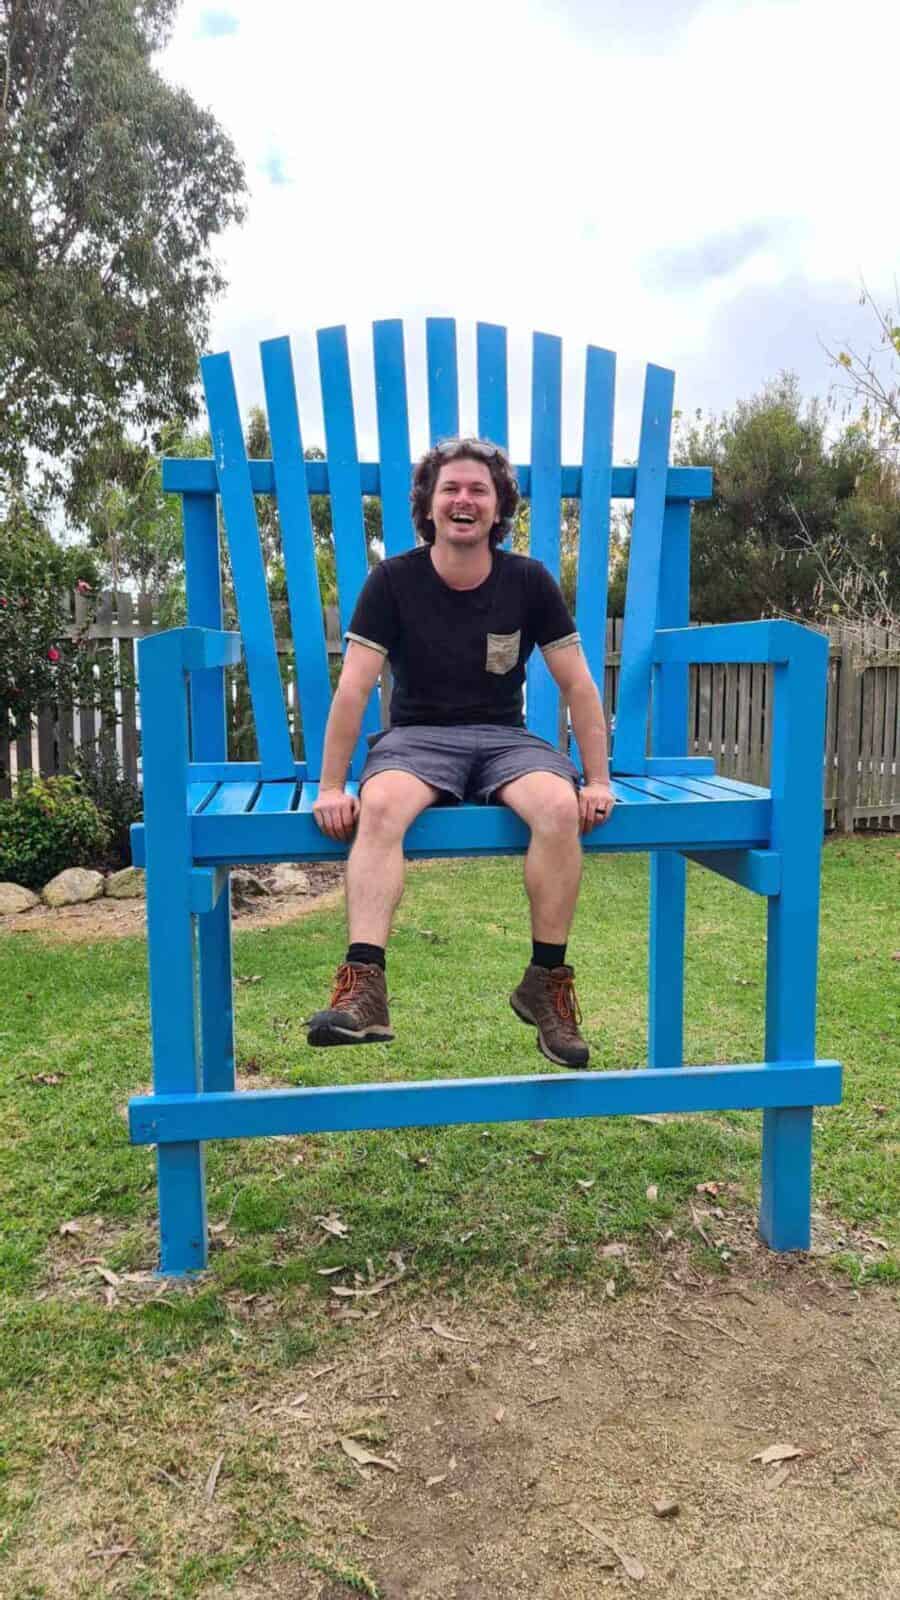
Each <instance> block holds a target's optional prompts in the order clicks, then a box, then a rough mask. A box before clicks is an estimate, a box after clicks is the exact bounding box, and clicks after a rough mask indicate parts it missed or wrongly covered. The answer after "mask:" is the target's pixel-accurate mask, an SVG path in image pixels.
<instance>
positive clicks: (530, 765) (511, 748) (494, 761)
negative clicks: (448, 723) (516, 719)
mask: <svg viewBox="0 0 900 1600" xmlns="http://www.w3.org/2000/svg"><path fill="white" fill-rule="evenodd" d="M369 746H370V748H369V755H368V758H367V760H366V764H365V766H364V767H363V770H362V776H361V777H360V780H359V786H360V789H362V786H363V784H364V783H366V782H367V780H368V779H369V778H372V777H374V776H375V774H376V772H398V771H399V772H411V773H412V774H413V775H414V777H416V778H421V779H422V781H423V783H430V784H432V786H433V787H434V788H435V789H439V790H440V791H441V801H443V802H445V803H446V802H449V801H451V800H464V801H468V802H473V801H478V802H481V803H483V804H485V805H487V804H490V802H491V799H492V797H493V795H494V793H495V792H496V790H497V789H500V788H502V786H503V785H504V784H505V783H511V782H512V780H513V778H522V777H524V775H525V773H526V772H556V773H558V774H559V776H560V777H561V778H567V779H568V781H569V782H570V783H572V784H574V785H575V787H576V788H577V787H578V783H579V777H578V769H577V767H576V766H575V764H574V762H572V761H570V760H569V758H568V756H564V755H562V753H561V752H560V751H559V750H555V749H554V748H553V746H552V745H551V744H548V743H547V741H546V739H539V738H538V736H537V734H536V733H529V731H528V729H527V728H506V727H498V726H496V725H495V724H493V723H485V722H475V723H465V724H464V725H462V726H460V727H451V728H445V727H435V726H433V725H432V724H428V725H416V726H415V727H408V728H389V729H388V730H387V732H386V733H377V734H375V735H373V736H372V737H371V738H370V740H369ZM440 803H441V802H440V801H439V802H438V804H440Z"/></svg>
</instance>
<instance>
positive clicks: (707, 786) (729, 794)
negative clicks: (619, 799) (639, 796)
mask: <svg viewBox="0 0 900 1600" xmlns="http://www.w3.org/2000/svg"><path fill="white" fill-rule="evenodd" d="M648 776H649V774H648ZM653 776H654V777H656V778H658V781H659V782H660V783H665V784H667V785H668V787H669V788H671V789H680V790H681V791H682V792H683V793H684V794H694V795H699V796H700V798H701V799H703V800H729V799H731V800H741V799H746V795H740V794H736V793H735V791H734V790H733V789H720V788H719V787H718V786H717V785H716V784H715V783H714V782H713V781H712V779H710V778H688V777H686V776H685V775H684V773H678V774H676V775H675V776H672V777H663V776H661V775H660V774H657V773H654V774H653ZM641 781H642V782H646V779H642V780H641ZM762 792H763V793H765V790H763V791H762Z"/></svg>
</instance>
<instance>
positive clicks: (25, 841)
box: [0, 773, 109, 889]
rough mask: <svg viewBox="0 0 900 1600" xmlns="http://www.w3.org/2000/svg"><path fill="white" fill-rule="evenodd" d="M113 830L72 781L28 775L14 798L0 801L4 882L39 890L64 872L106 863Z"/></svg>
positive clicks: (1, 875)
mask: <svg viewBox="0 0 900 1600" xmlns="http://www.w3.org/2000/svg"><path fill="white" fill-rule="evenodd" d="M108 838H109V834H108V829H107V826H106V823H105V822H104V821H103V818H102V817H101V815H100V813H99V811H98V810H97V807H96V806H95V805H94V802H93V801H92V800H90V799H89V798H88V796H87V795H85V794H79V792H78V786H77V784H76V783H75V782H74V781H73V779H71V778H36V777H34V776H33V775H32V774H31V773H24V774H23V775H22V777H21V778H20V779H19V782H18V784H17V787H16V794H15V798H14V799H12V800H0V881H2V882H7V883H21V884H23V885H24V886H25V888H26V889H40V888H42V887H43V885H44V884H45V883H46V882H47V881H48V879H50V878H53V877H55V876H56V874H57V872H62V871H63V869H64V868H65V867H87V866H93V865H94V864H95V863H96V862H97V861H98V859H102V856H103V852H104V851H105V849H106V847H107V843H108Z"/></svg>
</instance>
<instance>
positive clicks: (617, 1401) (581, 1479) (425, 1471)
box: [14, 1250, 900, 1600]
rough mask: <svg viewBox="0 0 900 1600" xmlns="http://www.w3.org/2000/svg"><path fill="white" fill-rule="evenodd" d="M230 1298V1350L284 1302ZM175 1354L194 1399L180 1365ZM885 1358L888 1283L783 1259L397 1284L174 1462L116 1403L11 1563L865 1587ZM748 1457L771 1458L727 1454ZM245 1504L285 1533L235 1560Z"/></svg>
mask: <svg viewBox="0 0 900 1600" xmlns="http://www.w3.org/2000/svg"><path fill="white" fill-rule="evenodd" d="M772 1259H773V1258H771V1257H769V1256H767V1254H766V1252H764V1251H762V1250H760V1251H759V1257H758V1264H759V1266H760V1268H761V1269H762V1270H768V1268H767V1267H766V1266H764V1263H767V1262H771V1261H772ZM244 1299H245V1301H246V1305H245V1308H244V1316H245V1319H246V1320H245V1322H244V1327H245V1328H246V1337H247V1338H252V1336H253V1335H252V1329H253V1324H254V1321H255V1320H256V1318H257V1317H258V1316H262V1315H265V1317H266V1318H268V1317H270V1316H271V1315H279V1316H282V1317H284V1316H286V1315H289V1312H288V1310H287V1307H286V1306H282V1307H280V1308H279V1307H277V1306H274V1305H272V1304H271V1303H264V1304H260V1302H262V1301H263V1299H264V1297H254V1296H247V1297H244ZM365 1303H366V1302H364V1301H363V1302H360V1305H364V1304H365ZM341 1314H342V1315H346V1313H345V1312H342V1313H341ZM195 1364H196V1366H197V1370H196V1371H195V1372H193V1374H192V1371H191V1369H192V1368H193V1367H194V1365H195ZM179 1366H180V1369H181V1370H180V1380H181V1388H182V1389H183V1391H184V1393H185V1394H187V1393H189V1392H196V1385H197V1383H198V1382H202V1358H195V1357H192V1358H190V1359H189V1360H186V1361H184V1362H183V1363H179ZM898 1373H900V1303H898V1298H897V1295H896V1293H895V1292H892V1291H889V1290H886V1289H880V1290H869V1291H866V1292H865V1293H864V1294H862V1295H860V1294H859V1293H858V1292H857V1291H855V1290H853V1289H849V1288H848V1287H847V1286H846V1284H844V1283H842V1282H840V1281H835V1280H833V1279H831V1278H829V1277H827V1276H825V1275H823V1274H821V1273H820V1272H819V1271H818V1270H817V1269H816V1267H815V1264H814V1263H812V1262H811V1261H808V1260H807V1261H800V1260H797V1261H793V1260H792V1259H790V1258H788V1259H781V1260H779V1261H777V1263H776V1264H775V1266H774V1267H773V1268H772V1270H771V1275H770V1276H769V1277H767V1278H759V1277H754V1276H753V1275H752V1274H746V1275H742V1276H741V1277H740V1279H738V1278H737V1277H736V1276H735V1277H732V1278H730V1279H728V1280H727V1281H724V1282H723V1281H721V1280H714V1279H711V1278H708V1277H706V1278H701V1277H699V1276H698V1275H697V1274H696V1273H695V1272H694V1271H692V1270H690V1269H689V1268H685V1267H684V1266H683V1265H676V1264H675V1263H674V1262H673V1263H672V1264H671V1265H670V1266H669V1267H667V1268H662V1269H661V1270H656V1269H653V1270H652V1271H650V1270H649V1269H648V1270H647V1273H646V1275H645V1281H644V1283H643V1287H642V1288H640V1289H638V1290H635V1291H632V1292H630V1293H627V1294H625V1295H624V1296H622V1297H617V1298H616V1299H610V1298H609V1297H608V1296H605V1295H604V1296H603V1297H602V1298H601V1299H599V1300H597V1299H590V1298H588V1297H586V1296H585V1295H583V1294H578V1293H573V1294H570V1295H560V1296H559V1297H557V1299H556V1300H555V1302H554V1305H553V1307H552V1309H551V1310H550V1311H545V1312H543V1313H541V1314H536V1313H533V1312H531V1313H529V1312H527V1311H526V1310H523V1308H522V1307H521V1306H520V1305H513V1304H511V1303H510V1302H509V1301H504V1302H502V1303H500V1304H498V1302H497V1300H496V1297H494V1298H493V1299H492V1300H491V1301H489V1302H484V1303H481V1302H479V1301H477V1300H472V1301H469V1302H466V1303H465V1304H463V1303H461V1302H459V1301H452V1300H451V1301H446V1300H431V1299H427V1298H425V1297H419V1296H416V1295H415V1294H414V1293H410V1292H409V1291H407V1292H406V1293H405V1294H404V1295H403V1296H402V1298H398V1300H397V1301H396V1302H395V1303H394V1304H392V1305H391V1304H388V1305H386V1306H385V1307H384V1308H383V1309H382V1310H381V1313H380V1316H379V1317H377V1318H374V1319H373V1320H371V1321H370V1322H359V1323H357V1324H356V1328H355V1332H354V1336H353V1339H352V1343H351V1344H350V1345H349V1346H348V1347H346V1348H344V1349H343V1350H340V1349H338V1350H337V1351H333V1352H332V1353H331V1354H327V1353H326V1354H324V1355H323V1354H321V1353H319V1354H318V1355H316V1356H312V1357H310V1358H308V1359H305V1360H304V1361H303V1362H301V1363H298V1364H297V1365H296V1366H295V1367H294V1368H293V1369H292V1370H291V1371H290V1372H287V1373H282V1374H279V1375H278V1376H277V1377H273V1376H272V1375H271V1374H269V1375H266V1376H265V1377H262V1376H261V1377H260V1378H259V1379H258V1380H257V1381H255V1382H253V1383H252V1385H251V1386H249V1387H248V1386H244V1385H242V1386H241V1390H240V1392H231V1393H229V1395H228V1397H227V1399H223V1400H222V1401H221V1402H220V1403H217V1404H216V1405H215V1406H214V1407H213V1408H211V1409H210V1410H209V1411H207V1412H206V1413H205V1414H203V1415H202V1416H200V1415H196V1416H189V1415H187V1414H185V1410H184V1409H183V1410H182V1412H181V1414H180V1417H179V1422H178V1428H177V1432H178V1447H177V1450H176V1448H175V1445H174V1444H173V1436H172V1424H173V1422H174V1417H169V1418H168V1421H167V1419H166V1417H165V1416H164V1415H161V1416H160V1417H159V1418H157V1417H156V1416H155V1414H154V1408H153V1407H152V1406H151V1407H150V1408H148V1407H147V1404H146V1399H145V1398H142V1397H140V1396H137V1397H133V1398H132V1399H131V1400H130V1401H129V1400H128V1399H126V1397H124V1396H120V1397H119V1398H118V1399H117V1401H116V1403H115V1406H114V1407H113V1405H112V1404H111V1405H110V1417H109V1419H108V1423H109V1426H110V1428H111V1429H115V1432H114V1434H113V1438H114V1441H115V1443H114V1447H113V1456H112V1458H110V1459H109V1460H107V1459H105V1458H104V1453H101V1455H100V1458H99V1459H97V1458H95V1464H94V1466H93V1467H87V1466H86V1467H85V1469H84V1470H83V1471H82V1469H81V1468H80V1467H79V1463H78V1462H77V1461H76V1460H71V1459H70V1460H66V1459H65V1458H63V1459H57V1458H54V1459H53V1460H52V1462H51V1463H50V1464H48V1467H47V1469H46V1472H45V1475H44V1480H43V1482H42V1483H41V1485H40V1487H39V1488H38V1493H37V1504H36V1514H35V1521H34V1522H33V1524H32V1527H31V1529H30V1530H29V1538H28V1545H29V1548H30V1554H29V1553H28V1551H26V1549H25V1548H24V1547H20V1549H19V1553H18V1556H17V1557H16V1558H14V1576H15V1577H16V1578H18V1579H20V1581H23V1582H24V1581H25V1580H26V1577H30V1575H31V1572H32V1571H33V1570H34V1568H33V1562H34V1561H35V1560H37V1559H38V1553H39V1554H40V1577H41V1581H42V1583H43V1585H44V1587H43V1589H42V1593H44V1594H45V1595H46V1596H47V1600H62V1596H64V1595H65V1596H66V1597H67V1600H68V1597H69V1596H70V1595H72V1594H73V1593H75V1592H77V1593H81V1592H82V1591H81V1590H80V1589H77V1586H76V1588H75V1589H73V1587H72V1578H73V1568H72V1559H73V1553H77V1552H78V1551H81V1552H82V1554H83V1557H85V1558H86V1557H87V1555H88V1553H89V1552H90V1550H97V1549H104V1548H105V1549H111V1550H115V1549H117V1548H119V1547H121V1546H125V1547H127V1548H128V1553H127V1554H126V1555H123V1556H122V1558H121V1561H120V1562H117V1563H116V1566H115V1580H116V1581H113V1580H112V1573H110V1575H109V1580H108V1581H109V1590H110V1592H113V1591H114V1590H115V1591H116V1592H119V1593H121V1594H124V1595H131V1594H135V1595H137V1594H138V1593H144V1592H147V1593H149V1592H152V1593H153V1594H154V1595H159V1596H168V1595H174V1594H175V1593H176V1592H181V1591H180V1590H179V1589H177V1584H176V1579H175V1572H176V1570H177V1568H178V1563H179V1561H180V1559H181V1558H180V1557H178V1559H177V1560H176V1553H177V1552H179V1551H181V1552H183V1551H185V1550H191V1551H194V1552H196V1553H197V1557H198V1560H199V1559H200V1558H201V1557H202V1558H203V1559H204V1560H205V1559H206V1557H207V1553H208V1556H209V1562H210V1565H209V1577H208V1580H207V1581H206V1582H205V1583H203V1584H202V1586H201V1587H200V1588H199V1589H198V1590H197V1592H198V1593H202V1595H203V1600H225V1597H226V1596H232V1597H237V1600H256V1597H257V1596H259V1597H261V1596H263V1595H265V1596H271V1597H285V1600H286V1597H288V1596H290V1597H291V1600H307V1597H308V1600H345V1597H347V1596H349V1595H350V1594H351V1593H363V1594H369V1595H372V1596H375V1595H377V1596H380V1597H381V1600H514V1597H515V1600H520V1597H521V1596H524V1595H528V1596H529V1597H533V1600H559V1597H561V1596H565V1597H566V1600H570V1597H571V1600H588V1597H590V1600H596V1597H597V1596H598V1595H602V1594H605V1593H609V1594H618V1593H622V1592H623V1591H625V1590H628V1589H629V1588H631V1587H635V1590H636V1592H638V1593H640V1594H642V1595H645V1596H647V1597H648V1600H657V1597H660V1600H661V1597H662V1596H664V1595H665V1596H667V1597H668V1596H673V1595H675V1596H679V1597H685V1600H694V1597H697V1600H700V1597H701V1596H702V1597H703V1600H708V1597H709V1596H710V1595H727V1596H731V1595H747V1596H748V1597H752V1600H757V1597H768V1596H771V1597H773V1600H775V1597H777V1600H800V1597H801V1596H802V1597H804V1600H807V1597H808V1596H809V1594H810V1593H815V1594H816V1596H817V1597H818V1600H851V1597H852V1600H868V1597H871V1600H875V1597H876V1596H877V1597H880V1596H882V1595H887V1594H890V1593H896V1592H898V1584H900V1538H898V1535H900V1522H898V1517H897V1475H898V1471H900V1414H898V1404H897V1385H898ZM163 1409H165V1408H163ZM113 1412H115V1415H114V1416H113ZM106 1425H107V1424H106V1422H105V1421H104V1420H103V1419H101V1418H98V1426H100V1427H105V1426H106ZM348 1439H350V1440H352V1441H353V1442H354V1446H355V1447H356V1448H357V1449H358V1448H362V1449H363V1450H368V1451H370V1452H371V1454H372V1455H374V1456H377V1457H378V1458H379V1461H380V1462H382V1463H384V1464H382V1465H365V1464H359V1463H357V1462H354V1461H353V1460H352V1459H351V1457H350V1455H348V1453H347V1451H346V1449H345V1447H344V1444H343V1443H342V1441H345V1440H348ZM129 1441H130V1442H129ZM772 1446H781V1447H782V1451H781V1452H780V1453H781V1454H784V1456H785V1459H784V1460H773V1461H771V1462H770V1463H766V1462H763V1461H760V1460H754V1459H753V1458H754V1456H757V1455H758V1454H759V1453H760V1452H763V1451H766V1450H769V1449H770V1448H771V1447H772ZM351 1448H352V1447H351ZM791 1452H796V1453H791ZM220 1456H221V1463H220V1466H219V1470H218V1474H217V1476H216V1481H215V1489H214V1493H213V1494H210V1492H209V1474H210V1471H211V1469H212V1467H213V1466H214V1465H215V1463H216V1462H217V1461H218V1459H219V1457H220ZM176 1458H177V1459H176ZM254 1495H257V1496H260V1497H261V1501H260V1506H259V1512H258V1514H259V1515H260V1516H263V1517H265V1516H271V1517H272V1518H273V1519H274V1518H279V1517H281V1518H284V1517H285V1516H286V1515H287V1514H288V1512H289V1514H290V1515H291V1516H294V1517H300V1518H302V1522H303V1528H304V1532H303V1537H302V1540H301V1541H300V1542H299V1544H298V1543H296V1542H295V1543H293V1544H292V1543H291V1538H290V1534H289V1524H288V1523H287V1522H284V1521H283V1522H281V1523H279V1526H280V1527H281V1528H282V1529H283V1530H285V1531H283V1532H282V1534H281V1535H280V1536H279V1537H275V1536H274V1527H273V1537H272V1539H271V1541H270V1542H269V1543H268V1545H267V1546H266V1547H265V1548H264V1549H261V1548H259V1547H257V1550H256V1552H254V1553H253V1554H250V1553H249V1552H248V1543H249V1542H251V1541H248V1517H250V1518H251V1520H252V1518H253V1517H254V1516H255V1515H257V1512H256V1510H255V1509H254V1507H253V1506H252V1505H251V1504H250V1500H252V1499H253V1497H254ZM248 1497H249V1499H248ZM663 1500H665V1501H669V1502H675V1503H676V1505H677V1510H674V1511H673V1512H672V1513H671V1514H670V1515H668V1516H666V1517H660V1516H658V1515H657V1514H656V1513H655V1512H654V1509H653V1505H654V1502H656V1501H663ZM286 1508H287V1510H286ZM151 1551H152V1552H153V1554H152V1556H151V1554H150V1552H151ZM242 1551H243V1552H244V1556H241V1552H242ZM228 1552H237V1554H238V1556H239V1557H240V1559H237V1560H236V1563H235V1565H234V1567H233V1568H232V1569H231V1570H229V1571H228V1574H227V1581H224V1574H223V1576H222V1581H220V1579H219V1578H218V1577H217V1575H216V1569H215V1561H216V1560H219V1559H221V1558H223V1557H224V1556H225V1555H226V1554H227V1553H228ZM170 1557H171V1561H170ZM214 1558H215V1559H214ZM92 1565H93V1566H96V1562H93V1563H92ZM639 1574H640V1575H639ZM142 1584H143V1585H146V1584H150V1585H151V1588H150V1589H146V1590H145V1589H144V1588H142V1587H141V1585H142ZM132 1586H133V1587H132ZM638 1586H639V1587H638ZM16 1592H17V1593H18V1592H27V1591H25V1590H22V1591H19V1590H17V1591H16ZM85 1592H87V1591H85Z"/></svg>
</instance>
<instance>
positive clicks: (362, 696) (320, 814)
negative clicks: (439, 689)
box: [313, 643, 385, 842]
mask: <svg viewBox="0 0 900 1600" xmlns="http://www.w3.org/2000/svg"><path fill="white" fill-rule="evenodd" d="M384 661H385V657H384V656H383V655H382V654H381V652H380V651H379V650H374V649H371V648H370V647H369V646H368V645H364V644H357V643H351V644H350V645H349V646H348V648H347V654H346V657H345V658H344V665H343V667H342V668H341V676H340V678H339V680H338V686H337V688H336V689H335V691H334V698H333V699H332V702H331V710H330V712H329V713H328V722H327V724H326V727H325V748H324V751H323V753H322V777H321V779H320V781H319V794H318V798H317V800H316V801H315V803H314V805H313V816H314V817H315V819H316V823H317V824H318V826H319V827H320V828H321V830H322V832H323V833H325V834H327V835H328V837H329V838H330V839H339V840H341V841H344V842H345V841H346V840H348V839H349V838H350V836H351V834H352V832H353V829H354V827H355V826H356V819H357V817H358V816H359V800H358V799H357V798H356V796H355V795H350V794H347V793H346V791H345V789H344V781H345V779H346V776H347V768H348V766H349V765H350V757H351V756H352V754H353V749H354V746H355V744H356V741H357V739H358V738H359V730H360V728H361V726H362V719H363V713H364V711H365V709H366V706H367V704H368V700H369V695H370V694H371V693H372V690H373V688H374V687H375V684H376V683H377V681H378V678H379V676H380V673H381V670H382V667H383V665H384Z"/></svg>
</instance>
